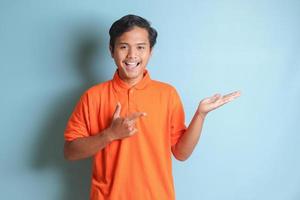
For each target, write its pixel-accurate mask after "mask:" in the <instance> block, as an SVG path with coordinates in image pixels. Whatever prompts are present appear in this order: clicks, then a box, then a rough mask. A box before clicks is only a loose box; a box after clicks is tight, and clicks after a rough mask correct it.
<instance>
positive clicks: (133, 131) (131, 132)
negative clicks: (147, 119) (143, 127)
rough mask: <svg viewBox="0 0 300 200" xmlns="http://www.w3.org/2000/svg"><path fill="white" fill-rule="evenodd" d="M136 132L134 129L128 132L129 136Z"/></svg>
mask: <svg viewBox="0 0 300 200" xmlns="http://www.w3.org/2000/svg"><path fill="white" fill-rule="evenodd" d="M136 132H138V130H137V129H136V128H134V129H132V130H131V131H130V132H129V135H134V134H135V133H136Z"/></svg>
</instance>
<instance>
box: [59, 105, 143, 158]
mask: <svg viewBox="0 0 300 200" xmlns="http://www.w3.org/2000/svg"><path fill="white" fill-rule="evenodd" d="M120 112H121V105H120V103H118V104H117V107H116V110H115V112H114V115H113V120H112V122H111V125H110V126H109V127H108V128H107V129H105V130H103V131H102V132H100V133H98V134H96V135H94V136H89V137H84V138H78V139H75V140H73V141H71V142H69V141H66V142H65V145H64V156H65V159H67V160H79V159H84V158H87V157H90V156H93V155H95V154H96V153H97V152H98V151H100V150H102V149H103V148H105V147H106V146H107V145H108V144H109V143H110V142H112V141H114V140H119V139H123V138H126V137H130V136H132V135H134V134H135V133H136V132H137V129H136V128H135V122H136V120H137V119H138V118H139V117H142V116H145V113H143V112H136V113H133V114H132V115H130V116H128V117H125V118H122V117H120Z"/></svg>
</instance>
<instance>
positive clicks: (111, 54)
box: [109, 45, 114, 58]
mask: <svg viewBox="0 0 300 200" xmlns="http://www.w3.org/2000/svg"><path fill="white" fill-rule="evenodd" d="M109 52H110V56H111V57H112V58H114V52H113V51H112V47H111V46H110V45H109Z"/></svg>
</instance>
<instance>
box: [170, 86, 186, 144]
mask: <svg viewBox="0 0 300 200" xmlns="http://www.w3.org/2000/svg"><path fill="white" fill-rule="evenodd" d="M185 131H186V126H185V114H184V109H183V105H182V103H181V100H180V97H179V95H178V93H177V91H176V90H175V89H174V91H173V92H172V95H171V146H174V145H175V144H176V143H177V142H178V140H179V138H180V137H181V136H182V135H183V134H184V132H185Z"/></svg>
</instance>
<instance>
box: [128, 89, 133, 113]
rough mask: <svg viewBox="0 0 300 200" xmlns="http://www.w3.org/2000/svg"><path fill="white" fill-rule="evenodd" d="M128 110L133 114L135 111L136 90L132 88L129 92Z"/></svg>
mask: <svg viewBox="0 0 300 200" xmlns="http://www.w3.org/2000/svg"><path fill="white" fill-rule="evenodd" d="M128 109H129V113H133V112H134V111H133V109H134V88H131V89H130V90H129V91H128Z"/></svg>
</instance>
